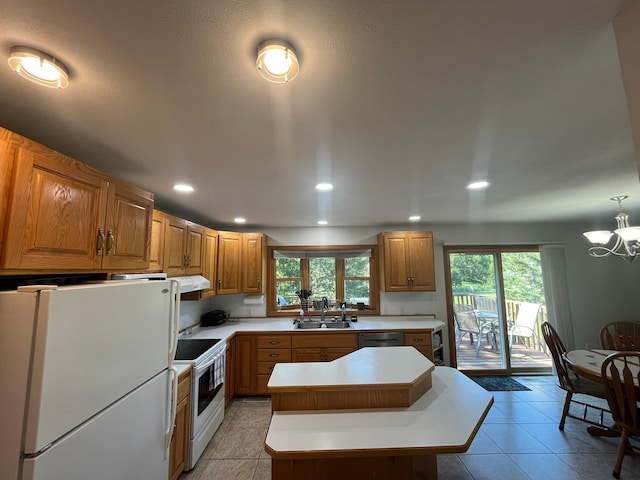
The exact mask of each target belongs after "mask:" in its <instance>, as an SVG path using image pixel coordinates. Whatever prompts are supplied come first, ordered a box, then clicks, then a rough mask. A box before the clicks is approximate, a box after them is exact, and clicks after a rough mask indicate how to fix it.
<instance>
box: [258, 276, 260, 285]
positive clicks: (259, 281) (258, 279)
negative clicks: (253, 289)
mask: <svg viewBox="0 0 640 480" xmlns="http://www.w3.org/2000/svg"><path fill="white" fill-rule="evenodd" d="M258 285H260V277H258Z"/></svg>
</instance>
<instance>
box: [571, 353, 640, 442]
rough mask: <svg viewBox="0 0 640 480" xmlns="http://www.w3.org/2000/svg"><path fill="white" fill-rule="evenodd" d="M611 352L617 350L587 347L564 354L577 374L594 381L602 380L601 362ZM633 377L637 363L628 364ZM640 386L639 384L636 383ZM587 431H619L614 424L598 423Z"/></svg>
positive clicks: (614, 434)
mask: <svg viewBox="0 0 640 480" xmlns="http://www.w3.org/2000/svg"><path fill="white" fill-rule="evenodd" d="M612 353H617V350H604V349H589V350H571V351H568V352H566V353H565V354H564V359H565V361H566V363H567V365H568V366H569V367H570V368H571V369H572V370H573V371H574V372H576V373H577V374H578V375H581V376H582V377H584V378H586V379H588V380H591V381H592V382H596V383H603V382H602V363H603V362H604V359H605V358H607V357H608V356H609V355H611V354H612ZM630 368H631V370H632V372H633V373H634V378H638V372H640V364H639V365H630ZM636 386H637V387H639V388H640V386H639V385H636ZM587 431H588V432H589V433H590V434H591V435H594V436H607V437H617V436H620V431H619V430H618V429H617V428H616V427H615V425H614V426H611V427H601V426H599V425H590V426H589V427H587Z"/></svg>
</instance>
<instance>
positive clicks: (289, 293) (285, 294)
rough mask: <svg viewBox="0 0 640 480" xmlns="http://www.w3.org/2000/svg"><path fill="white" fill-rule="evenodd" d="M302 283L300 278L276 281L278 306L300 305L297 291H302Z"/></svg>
mask: <svg viewBox="0 0 640 480" xmlns="http://www.w3.org/2000/svg"><path fill="white" fill-rule="evenodd" d="M300 284H301V282H300V280H278V281H276V292H277V293H276V306H278V307H282V308H286V307H289V306H296V305H297V306H300V298H299V297H298V296H297V295H296V292H298V291H300Z"/></svg>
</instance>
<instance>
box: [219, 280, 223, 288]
mask: <svg viewBox="0 0 640 480" xmlns="http://www.w3.org/2000/svg"><path fill="white" fill-rule="evenodd" d="M218 288H222V280H218Z"/></svg>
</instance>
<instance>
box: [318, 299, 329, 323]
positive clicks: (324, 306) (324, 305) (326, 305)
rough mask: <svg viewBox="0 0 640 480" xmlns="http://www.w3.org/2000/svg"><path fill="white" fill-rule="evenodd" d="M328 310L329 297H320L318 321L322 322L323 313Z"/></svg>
mask: <svg viewBox="0 0 640 480" xmlns="http://www.w3.org/2000/svg"><path fill="white" fill-rule="evenodd" d="M327 310H329V299H328V298H327V297H322V308H321V311H320V321H321V322H324V315H325V313H326V312H327Z"/></svg>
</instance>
